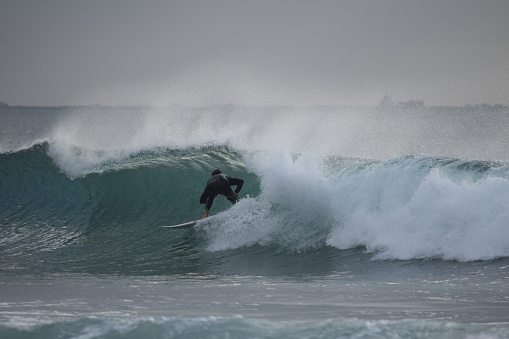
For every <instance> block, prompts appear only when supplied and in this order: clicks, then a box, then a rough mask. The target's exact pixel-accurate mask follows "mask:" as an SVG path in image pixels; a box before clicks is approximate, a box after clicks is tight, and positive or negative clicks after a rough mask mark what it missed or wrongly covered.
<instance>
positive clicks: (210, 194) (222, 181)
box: [200, 170, 244, 219]
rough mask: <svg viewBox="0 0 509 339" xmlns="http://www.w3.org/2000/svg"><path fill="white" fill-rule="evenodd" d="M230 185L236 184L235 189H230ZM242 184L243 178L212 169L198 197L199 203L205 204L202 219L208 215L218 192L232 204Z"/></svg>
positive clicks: (235, 200)
mask: <svg viewBox="0 0 509 339" xmlns="http://www.w3.org/2000/svg"><path fill="white" fill-rule="evenodd" d="M232 185H236V186H237V188H236V189H235V191H232V189H231V187H230V186H232ZM242 185H244V180H242V179H238V178H232V177H229V176H227V175H226V174H224V173H221V171H220V170H214V171H213V172H212V176H211V177H210V179H209V181H207V186H206V187H205V190H204V191H203V193H202V195H201V197H200V204H205V214H204V215H203V217H202V219H204V218H206V217H208V216H209V211H210V208H211V207H212V204H213V203H214V198H215V197H216V196H217V195H218V194H221V195H224V196H225V197H226V199H228V200H229V201H230V202H231V203H232V204H235V203H236V202H237V196H238V195H239V192H240V190H241V189H242Z"/></svg>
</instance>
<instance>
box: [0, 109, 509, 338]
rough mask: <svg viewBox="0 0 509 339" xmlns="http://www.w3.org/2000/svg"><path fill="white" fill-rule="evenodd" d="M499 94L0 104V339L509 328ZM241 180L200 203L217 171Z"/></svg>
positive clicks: (506, 177)
mask: <svg viewBox="0 0 509 339" xmlns="http://www.w3.org/2000/svg"><path fill="white" fill-rule="evenodd" d="M508 127H509V110H508V109H507V108H504V107H490V106H487V105H485V106H480V107H420V108H411V107H394V108H384V109H382V108H370V107H364V108H359V107H304V108H302V107H274V106H270V107H242V106H231V105H227V106H212V107H197V108H190V107H181V106H172V107H132V106H131V107H101V106H94V107H55V108H52V107H44V108H36V107H8V108H0V190H1V194H0V206H1V207H0V338H507V337H509V147H508V145H509V136H508V134H507V130H508ZM216 168H219V169H221V170H222V171H223V172H225V173H227V174H229V175H231V176H234V177H240V178H243V179H244V180H245V185H244V187H243V189H242V191H241V193H240V198H241V200H240V201H239V203H237V204H236V205H234V206H231V204H230V203H229V202H228V201H227V200H226V199H223V198H222V197H221V196H220V197H218V198H217V199H216V201H215V203H214V206H213V208H212V211H211V217H209V218H207V219H205V220H201V221H199V222H198V224H197V225H196V227H194V228H192V229H181V230H170V229H165V228H162V227H161V226H162V225H171V224H178V223H182V222H186V221H189V220H195V219H198V218H200V217H201V215H202V214H203V205H200V204H199V197H200V195H201V192H202V190H203V188H204V185H205V183H206V181H207V179H208V177H209V176H210V173H211V172H212V170H214V169H216Z"/></svg>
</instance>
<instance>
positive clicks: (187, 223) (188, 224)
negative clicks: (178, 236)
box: [163, 220, 198, 228]
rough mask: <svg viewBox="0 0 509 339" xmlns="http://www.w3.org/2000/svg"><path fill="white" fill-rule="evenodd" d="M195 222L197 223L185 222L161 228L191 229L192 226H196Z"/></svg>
mask: <svg viewBox="0 0 509 339" xmlns="http://www.w3.org/2000/svg"><path fill="white" fill-rule="evenodd" d="M197 222H198V220H195V221H190V222H185V223H183V224H178V225H172V226H163V227H165V228H191V227H193V226H194V225H196V223H197Z"/></svg>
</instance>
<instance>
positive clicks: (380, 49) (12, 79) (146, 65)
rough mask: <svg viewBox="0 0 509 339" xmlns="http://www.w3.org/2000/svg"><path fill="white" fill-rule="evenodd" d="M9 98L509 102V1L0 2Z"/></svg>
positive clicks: (2, 89) (3, 97) (0, 60)
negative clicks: (385, 98) (387, 97)
mask: <svg viewBox="0 0 509 339" xmlns="http://www.w3.org/2000/svg"><path fill="white" fill-rule="evenodd" d="M0 48H1V49H0V101H3V102H6V103H8V104H10V105H73V104H106V105H117V104H172V103H181V104H186V105H204V104H225V103H232V104H245V105H266V104H281V105H288V104H289V105H313V104H324V105H376V104H378V102H379V101H380V100H381V99H382V97H383V96H384V95H390V96H392V98H393V99H394V100H395V101H407V100H424V101H425V104H427V105H465V104H479V103H493V104H494V103H503V104H509V1H507V0H486V1H481V0H478V1H470V0H451V1H447V0H425V1H411V0H388V1H383V0H367V1H365V0H351V1H350V0H349V1H341V0H337V1H293V0H292V1H277V0H273V1H259V0H256V1H254V0H253V1H239V0H237V1H222V0H221V1H213V0H209V1H188V0H186V1H155V0H143V1H141V0H139V1H138V0H137V1H134V0H119V1H113V0H111V1H108V0H98V1H95V0H87V1H67V0H62V1H58V0H40V1H39V0H34V1H28V0H2V1H1V2H0Z"/></svg>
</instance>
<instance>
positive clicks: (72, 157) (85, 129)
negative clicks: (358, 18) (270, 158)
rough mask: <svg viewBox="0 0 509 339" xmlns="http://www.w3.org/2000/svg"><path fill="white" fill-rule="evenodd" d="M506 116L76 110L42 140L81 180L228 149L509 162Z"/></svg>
mask: <svg viewBox="0 0 509 339" xmlns="http://www.w3.org/2000/svg"><path fill="white" fill-rule="evenodd" d="M507 126H509V114H508V112H507V110H503V111H493V112H489V111H488V112H487V111H483V110H474V111H472V110H468V109H467V108H421V109H412V108H401V107H396V108H393V109H381V108H369V107H368V108H362V107H350V108H349V107H300V108H299V107H275V106H269V107H243V106H212V107H202V108H189V107H184V106H173V107H165V108H163V107H160V108H151V107H121V108H109V107H92V108H91V107H83V108H71V109H69V110H68V112H65V114H64V116H63V117H62V118H60V119H59V120H58V122H56V124H55V126H54V128H53V129H52V130H51V132H49V133H48V134H47V135H46V136H44V137H45V138H46V139H47V140H48V141H49V142H50V144H51V147H50V152H51V154H52V157H53V158H54V159H55V161H56V162H57V164H58V165H59V166H60V167H61V168H62V169H63V170H64V171H66V172H67V173H68V174H70V175H80V174H82V173H86V172H87V171H89V170H91V169H93V168H95V167H97V166H99V167H100V166H101V165H102V164H104V163H107V162H108V161H118V160H125V159H127V158H129V157H130V156H131V155H132V154H135V153H136V152H139V151H144V150H152V151H155V150H157V149H167V148H169V149H176V148H179V149H180V148H189V147H200V146H203V145H229V146H231V147H233V148H235V149H237V150H240V151H249V152H254V151H269V152H289V153H294V154H301V153H304V154H315V155H337V156H343V157H352V158H362V159H378V160H386V159H390V158H394V157H398V156H403V155H418V154H427V155H438V156H447V157H453V158H460V159H464V158H467V159H478V160H501V161H506V160H509V151H508V150H507V147H505V146H506V145H507V142H508V140H507V139H508V137H507V134H506V133H505V130H506V128H507Z"/></svg>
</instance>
